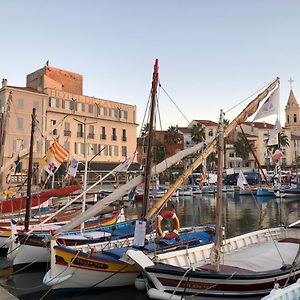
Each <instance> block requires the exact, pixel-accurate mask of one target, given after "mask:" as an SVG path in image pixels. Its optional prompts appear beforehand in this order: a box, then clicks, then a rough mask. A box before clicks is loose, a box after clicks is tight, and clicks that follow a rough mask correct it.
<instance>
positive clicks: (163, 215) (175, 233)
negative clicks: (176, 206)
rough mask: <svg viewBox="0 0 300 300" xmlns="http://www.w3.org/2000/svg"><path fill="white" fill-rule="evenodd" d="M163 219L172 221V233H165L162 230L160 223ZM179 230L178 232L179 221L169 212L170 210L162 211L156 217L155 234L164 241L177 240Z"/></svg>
mask: <svg viewBox="0 0 300 300" xmlns="http://www.w3.org/2000/svg"><path fill="white" fill-rule="evenodd" d="M163 219H172V221H173V226H172V228H173V229H172V232H169V233H165V232H164V231H163V230H162V228H161V222H162V220H163ZM179 230H180V223H179V219H178V217H177V216H176V213H175V212H173V211H170V210H164V211H162V212H161V213H160V214H159V215H158V216H157V220H156V232H157V234H158V235H159V236H160V237H161V238H163V239H166V240H171V239H174V238H177V237H178V235H179Z"/></svg>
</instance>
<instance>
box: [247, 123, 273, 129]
mask: <svg viewBox="0 0 300 300" xmlns="http://www.w3.org/2000/svg"><path fill="white" fill-rule="evenodd" d="M244 124H245V125H248V126H253V127H254V128H258V129H273V127H274V125H272V124H269V123H265V122H245V123H244Z"/></svg>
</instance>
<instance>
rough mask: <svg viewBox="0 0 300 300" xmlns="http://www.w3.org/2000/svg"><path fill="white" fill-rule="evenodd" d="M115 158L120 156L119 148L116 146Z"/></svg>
mask: <svg viewBox="0 0 300 300" xmlns="http://www.w3.org/2000/svg"><path fill="white" fill-rule="evenodd" d="M114 156H119V149H118V146H114Z"/></svg>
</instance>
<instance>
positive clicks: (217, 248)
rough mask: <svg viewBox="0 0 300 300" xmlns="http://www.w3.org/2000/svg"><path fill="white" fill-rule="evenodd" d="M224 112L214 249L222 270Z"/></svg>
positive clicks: (219, 146) (220, 121)
mask: <svg viewBox="0 0 300 300" xmlns="http://www.w3.org/2000/svg"><path fill="white" fill-rule="evenodd" d="M223 126H224V124H223V110H222V109H221V111H220V120H219V130H218V145H217V149H218V173H217V176H218V177H217V178H218V179H217V199H216V200H217V201H216V241H215V247H214V253H213V255H214V261H215V263H216V265H215V269H216V271H217V272H218V271H219V269H220V253H221V243H222V231H223V230H222V223H223V222H222V182H223V163H224V135H223V134H224V132H223Z"/></svg>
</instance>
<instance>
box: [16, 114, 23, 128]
mask: <svg viewBox="0 0 300 300" xmlns="http://www.w3.org/2000/svg"><path fill="white" fill-rule="evenodd" d="M17 128H18V129H23V128H24V119H23V118H19V117H18V118H17Z"/></svg>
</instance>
